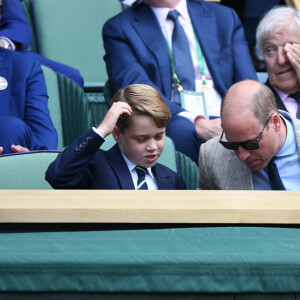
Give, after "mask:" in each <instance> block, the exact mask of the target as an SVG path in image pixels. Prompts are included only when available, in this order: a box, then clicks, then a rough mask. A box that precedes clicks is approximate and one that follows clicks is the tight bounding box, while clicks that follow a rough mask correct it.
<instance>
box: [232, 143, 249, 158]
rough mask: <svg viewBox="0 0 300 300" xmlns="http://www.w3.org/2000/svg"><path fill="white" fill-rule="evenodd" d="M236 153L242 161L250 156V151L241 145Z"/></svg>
mask: <svg viewBox="0 0 300 300" xmlns="http://www.w3.org/2000/svg"><path fill="white" fill-rule="evenodd" d="M234 153H235V155H236V156H237V157H238V158H239V159H240V160H241V161H245V160H246V159H247V158H248V157H249V156H250V151H249V150H246V149H244V148H243V147H241V146H239V147H238V149H237V150H235V151H234Z"/></svg>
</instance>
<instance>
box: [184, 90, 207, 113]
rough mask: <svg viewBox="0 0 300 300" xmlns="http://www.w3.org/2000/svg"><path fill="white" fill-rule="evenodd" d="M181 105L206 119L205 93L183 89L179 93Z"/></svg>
mask: <svg viewBox="0 0 300 300" xmlns="http://www.w3.org/2000/svg"><path fill="white" fill-rule="evenodd" d="M180 99H181V107H182V108H184V109H185V110H187V111H190V112H193V113H196V114H197V115H201V116H204V117H205V118H207V119H208V115H207V108H206V101H205V95H204V93H202V92H195V91H183V92H181V93H180Z"/></svg>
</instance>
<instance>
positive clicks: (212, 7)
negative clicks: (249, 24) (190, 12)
mask: <svg viewBox="0 0 300 300" xmlns="http://www.w3.org/2000/svg"><path fill="white" fill-rule="evenodd" d="M188 5H190V6H192V7H193V9H202V10H203V11H206V12H208V13H213V14H215V15H216V16H220V17H221V16H222V18H223V17H226V16H230V17H232V15H236V12H235V10H234V9H233V8H230V7H227V6H224V5H221V4H218V3H213V2H210V1H203V0H188ZM236 16H237V15H236Z"/></svg>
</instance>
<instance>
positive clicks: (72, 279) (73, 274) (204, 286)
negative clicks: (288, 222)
mask: <svg viewBox="0 0 300 300" xmlns="http://www.w3.org/2000/svg"><path fill="white" fill-rule="evenodd" d="M299 278H300V231H299V229H292V228H264V227H214V228H209V227H207V228H181V229H178V228H177V229H156V230H115V231H85V232H42V233H7V234H3V233H2V234H0V290H1V291H64V292H76V291H85V292H171V293H173V292H175V293H181V292H191V293H195V292H200V293H263V292H267V293H296V292H298V293H299V290H300V284H299Z"/></svg>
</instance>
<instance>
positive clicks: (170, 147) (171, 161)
mask: <svg viewBox="0 0 300 300" xmlns="http://www.w3.org/2000/svg"><path fill="white" fill-rule="evenodd" d="M115 143H116V142H115V140H114V138H113V136H112V134H110V135H108V136H107V137H106V138H105V142H104V143H103V144H102V145H101V149H103V150H108V149H110V148H111V147H112V146H114V145H115ZM157 161H158V162H159V163H161V164H162V165H165V166H167V167H169V168H170V169H171V170H173V171H174V172H177V166H176V156H175V147H174V144H173V141H172V140H171V139H170V138H169V137H167V136H166V144H165V148H164V151H163V153H162V154H161V156H160V157H159V158H158V160H157Z"/></svg>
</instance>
